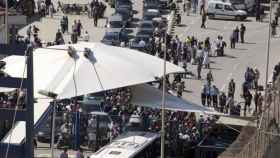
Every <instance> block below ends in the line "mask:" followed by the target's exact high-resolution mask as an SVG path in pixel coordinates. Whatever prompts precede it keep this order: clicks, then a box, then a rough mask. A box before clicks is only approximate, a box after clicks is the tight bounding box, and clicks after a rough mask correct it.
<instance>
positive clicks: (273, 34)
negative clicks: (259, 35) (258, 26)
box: [271, 20, 277, 36]
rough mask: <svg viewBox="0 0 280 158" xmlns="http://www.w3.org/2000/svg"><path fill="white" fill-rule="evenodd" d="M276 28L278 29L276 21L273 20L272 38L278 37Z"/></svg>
mask: <svg viewBox="0 0 280 158" xmlns="http://www.w3.org/2000/svg"><path fill="white" fill-rule="evenodd" d="M276 27H277V25H276V21H275V20H273V21H272V23H271V35H272V36H276Z"/></svg>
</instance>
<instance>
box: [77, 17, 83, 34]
mask: <svg viewBox="0 0 280 158" xmlns="http://www.w3.org/2000/svg"><path fill="white" fill-rule="evenodd" d="M82 29H83V25H82V23H81V20H78V23H77V33H78V36H79V37H80V36H81V32H82Z"/></svg>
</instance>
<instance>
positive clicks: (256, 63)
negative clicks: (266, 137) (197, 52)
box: [20, 0, 280, 156]
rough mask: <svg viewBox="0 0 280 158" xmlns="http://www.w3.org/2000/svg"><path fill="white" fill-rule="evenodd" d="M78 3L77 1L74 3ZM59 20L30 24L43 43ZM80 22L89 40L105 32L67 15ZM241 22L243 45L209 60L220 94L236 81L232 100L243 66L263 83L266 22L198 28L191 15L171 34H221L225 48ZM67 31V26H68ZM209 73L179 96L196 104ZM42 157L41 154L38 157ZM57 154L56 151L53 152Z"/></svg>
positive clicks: (272, 60)
mask: <svg viewBox="0 0 280 158" xmlns="http://www.w3.org/2000/svg"><path fill="white" fill-rule="evenodd" d="M64 1H66V0H64ZM77 2H78V0H77ZM134 8H135V10H137V11H139V13H138V14H137V15H136V17H137V18H141V8H142V1H140V0H134ZM112 13H113V9H111V8H110V7H109V6H108V7H107V11H106V13H105V16H106V17H108V16H109V15H110V14H112ZM60 19H61V13H58V14H57V15H56V16H55V17H54V18H43V19H41V20H40V21H36V22H34V23H33V24H32V25H34V24H35V25H36V26H38V27H39V28H40V34H39V37H40V38H42V39H43V41H53V40H54V38H55V33H56V31H57V29H58V28H59V20H60ZM75 19H76V20H78V19H80V20H81V21H82V24H83V26H84V30H87V31H88V32H89V34H90V37H91V38H90V41H94V42H98V41H100V39H101V38H102V37H103V35H104V32H105V28H104V25H105V21H106V20H105V19H102V20H100V21H99V24H98V27H94V26H93V20H92V19H88V18H87V16H69V24H72V23H73V21H74V20H75ZM241 23H244V24H245V26H246V27H247V31H246V35H245V40H246V43H245V44H237V46H236V49H229V48H226V50H225V54H226V56H225V57H211V58H210V60H211V70H212V72H213V75H214V84H215V85H217V87H218V88H220V89H221V90H223V91H225V92H226V91H227V84H228V82H229V80H230V79H231V78H234V80H235V81H236V84H237V85H236V86H237V87H236V98H235V99H236V100H237V101H242V99H241V98H240V96H239V95H240V91H241V84H242V82H243V81H244V72H245V70H246V67H248V66H249V67H253V68H254V67H257V68H258V69H259V70H260V73H261V77H260V83H262V84H263V83H264V82H265V67H266V54H267V39H268V23H266V22H264V23H259V22H255V21H254V19H253V18H249V19H248V21H245V22H238V21H223V20H208V21H207V23H206V27H207V28H206V29H201V28H200V24H201V17H200V16H199V15H194V14H191V15H190V16H186V15H184V14H183V15H182V24H183V25H182V26H180V27H176V29H175V34H177V35H178V36H179V37H180V38H181V39H185V38H186V36H187V35H190V36H192V35H194V36H196V37H198V39H200V40H204V39H205V38H206V37H210V39H211V40H212V41H213V40H214V39H216V38H217V35H222V36H223V37H224V39H225V40H226V41H227V43H228V45H229V35H230V33H231V31H232V30H233V29H234V28H235V27H236V26H237V25H238V26H240V24H241ZM26 28H27V26H26V27H25V28H23V29H22V30H20V33H21V34H22V35H25V33H26ZM69 30H70V26H69ZM64 38H65V40H66V41H69V40H70V36H69V35H65V37H64ZM278 43H279V38H273V39H272V40H271V48H272V49H271V55H270V65H269V76H270V75H271V73H272V68H273V66H274V65H275V64H276V63H278V62H279V61H280V58H279V56H280V54H279V53H278V52H277V51H278V50H280V45H279V44H278ZM188 66H189V67H190V69H191V70H192V71H193V72H194V73H195V74H196V66H192V65H188ZM208 71H209V70H206V69H204V70H203V72H202V77H203V80H196V79H191V78H190V79H187V80H186V82H185V83H186V87H187V88H186V89H187V91H188V92H186V93H184V94H183V97H184V98H185V99H188V100H190V101H192V102H195V103H198V104H200V92H201V87H202V85H203V84H204V83H205V80H204V78H205V76H206V73H207V72H208ZM36 153H37V154H39V155H41V156H44V155H45V154H47V155H49V150H45V149H43V150H36ZM42 154H43V155H42ZM56 154H58V152H56Z"/></svg>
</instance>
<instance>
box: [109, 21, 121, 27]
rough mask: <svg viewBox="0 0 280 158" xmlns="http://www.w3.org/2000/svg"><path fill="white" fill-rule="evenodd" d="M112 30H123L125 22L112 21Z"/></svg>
mask: <svg viewBox="0 0 280 158" xmlns="http://www.w3.org/2000/svg"><path fill="white" fill-rule="evenodd" d="M110 27H111V28H122V27H123V22H122V21H110Z"/></svg>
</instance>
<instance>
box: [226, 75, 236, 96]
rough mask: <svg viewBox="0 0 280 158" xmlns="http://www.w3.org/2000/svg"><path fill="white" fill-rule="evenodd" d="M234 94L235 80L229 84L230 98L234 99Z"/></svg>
mask: <svg viewBox="0 0 280 158" xmlns="http://www.w3.org/2000/svg"><path fill="white" fill-rule="evenodd" d="M234 93H235V82H234V80H233V79H231V80H230V82H229V84H228V97H232V98H234Z"/></svg>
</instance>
